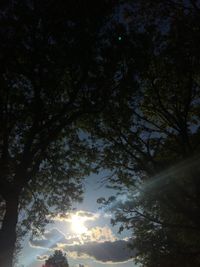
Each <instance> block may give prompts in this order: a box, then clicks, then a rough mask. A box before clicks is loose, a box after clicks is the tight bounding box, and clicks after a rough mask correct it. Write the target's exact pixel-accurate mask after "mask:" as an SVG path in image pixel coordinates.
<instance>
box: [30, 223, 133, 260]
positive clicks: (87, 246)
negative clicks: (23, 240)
mask: <svg viewBox="0 0 200 267" xmlns="http://www.w3.org/2000/svg"><path fill="white" fill-rule="evenodd" d="M129 242H130V239H124V240H117V238H116V237H115V236H114V234H113V233H112V231H111V229H110V228H109V227H108V226H105V227H94V228H91V229H90V230H89V231H88V232H87V233H85V234H83V235H81V236H75V235H64V234H63V233H62V232H61V231H59V230H58V229H57V228H53V229H51V230H50V231H47V232H45V233H44V235H43V238H42V239H34V240H31V241H30V245H31V246H32V247H40V248H50V249H62V250H65V251H66V252H67V254H68V256H70V257H72V258H93V259H95V260H96V261H100V262H102V263H108V262H112V263H118V262H119V263H120V262H125V261H128V260H130V259H132V258H133V257H134V255H135V253H134V251H133V250H130V249H129V248H128V247H127V245H128V243H129ZM41 257H42V256H41ZM41 260H42V258H41Z"/></svg>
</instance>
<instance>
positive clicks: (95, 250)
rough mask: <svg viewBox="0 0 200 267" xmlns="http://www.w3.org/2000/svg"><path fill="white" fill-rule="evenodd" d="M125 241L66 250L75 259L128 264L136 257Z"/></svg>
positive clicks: (92, 244)
mask: <svg viewBox="0 0 200 267" xmlns="http://www.w3.org/2000/svg"><path fill="white" fill-rule="evenodd" d="M128 243H129V242H127V241H125V240H116V241H113V242H109V241H106V242H101V243H98V242H88V243H85V244H81V245H74V246H66V247H65V250H66V251H67V252H68V255H69V256H71V257H73V258H94V259H95V260H97V261H100V262H103V263H106V262H107V263H108V262H112V263H117V262H126V261H128V260H131V259H132V258H133V257H134V256H135V252H134V251H133V250H130V249H129V248H128V247H127V245H128Z"/></svg>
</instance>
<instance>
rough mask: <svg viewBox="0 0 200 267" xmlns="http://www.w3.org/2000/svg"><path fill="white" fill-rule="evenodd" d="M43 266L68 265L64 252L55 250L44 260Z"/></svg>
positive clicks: (65, 266)
mask: <svg viewBox="0 0 200 267" xmlns="http://www.w3.org/2000/svg"><path fill="white" fill-rule="evenodd" d="M43 267H69V264H68V261H67V258H66V254H64V253H63V252H62V251H61V250H55V252H54V254H53V255H52V256H50V257H49V258H48V259H47V260H46V261H45V264H44V265H43Z"/></svg>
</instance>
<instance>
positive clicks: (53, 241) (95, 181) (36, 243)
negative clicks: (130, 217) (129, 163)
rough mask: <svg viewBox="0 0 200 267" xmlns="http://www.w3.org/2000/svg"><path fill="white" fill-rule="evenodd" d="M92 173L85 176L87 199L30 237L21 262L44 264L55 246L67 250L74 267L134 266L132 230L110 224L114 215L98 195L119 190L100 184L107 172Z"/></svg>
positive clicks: (34, 265)
mask: <svg viewBox="0 0 200 267" xmlns="http://www.w3.org/2000/svg"><path fill="white" fill-rule="evenodd" d="M104 175H105V174H104V173H100V174H99V175H91V176H90V177H88V178H86V180H85V194H84V200H83V202H82V203H80V204H74V208H75V211H73V212H71V213H69V214H66V216H65V217H64V218H63V217H61V216H57V217H56V218H54V223H53V224H50V225H47V227H46V231H45V233H44V235H43V236H42V237H41V238H35V239H34V240H29V238H28V237H27V238H26V239H25V241H24V244H23V249H22V251H21V253H20V256H19V266H20V267H21V266H23V267H41V266H42V264H43V263H44V262H45V259H46V258H48V256H49V255H51V254H53V251H54V250H55V249H61V250H63V251H64V252H66V255H67V259H68V262H69V265H70V267H78V266H79V264H82V265H84V267H133V266H136V265H134V263H133V260H132V258H133V256H134V252H133V251H131V250H130V249H129V248H128V247H127V244H128V242H129V238H130V237H131V233H130V232H128V231H125V232H123V233H121V234H119V233H118V226H115V227H113V226H112V225H111V224H110V219H111V217H112V215H111V214H110V213H109V212H108V211H106V212H105V211H103V210H102V209H99V204H97V202H96V201H97V199H98V198H99V197H109V196H110V195H112V194H114V193H115V192H114V191H112V190H111V189H107V188H105V187H104V186H100V184H99V180H100V179H101V178H102V177H103V176H104Z"/></svg>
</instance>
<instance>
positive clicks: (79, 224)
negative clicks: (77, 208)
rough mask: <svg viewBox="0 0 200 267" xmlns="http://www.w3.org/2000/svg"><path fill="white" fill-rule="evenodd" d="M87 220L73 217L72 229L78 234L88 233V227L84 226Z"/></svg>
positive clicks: (76, 216)
mask: <svg viewBox="0 0 200 267" xmlns="http://www.w3.org/2000/svg"><path fill="white" fill-rule="evenodd" d="M84 222H85V219H84V218H83V217H81V216H78V215H73V216H72V218H71V228H72V231H73V232H74V233H76V234H79V235H81V234H84V233H86V232H87V231H88V229H87V227H86V226H85V225H84Z"/></svg>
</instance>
